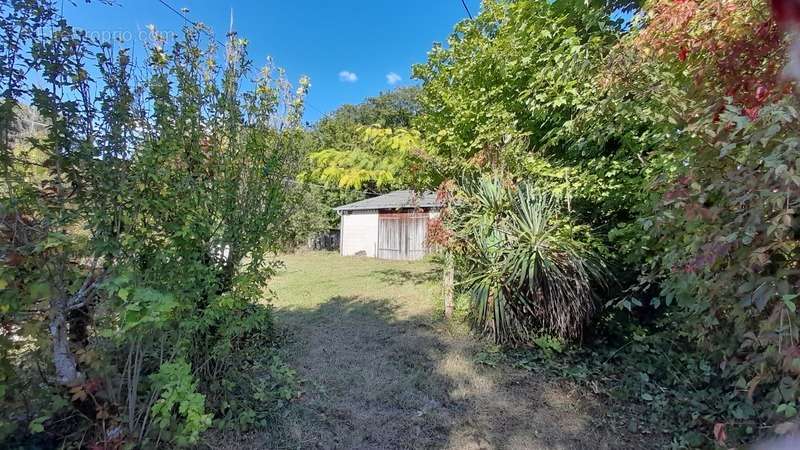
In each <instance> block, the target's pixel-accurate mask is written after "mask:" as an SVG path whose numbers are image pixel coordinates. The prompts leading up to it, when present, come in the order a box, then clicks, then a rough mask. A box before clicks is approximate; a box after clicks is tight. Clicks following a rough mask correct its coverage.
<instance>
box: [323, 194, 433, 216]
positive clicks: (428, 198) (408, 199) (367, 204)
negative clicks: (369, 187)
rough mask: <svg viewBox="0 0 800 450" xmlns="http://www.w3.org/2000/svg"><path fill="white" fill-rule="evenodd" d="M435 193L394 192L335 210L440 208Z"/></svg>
mask: <svg viewBox="0 0 800 450" xmlns="http://www.w3.org/2000/svg"><path fill="white" fill-rule="evenodd" d="M441 206H442V204H441V202H439V201H438V200H436V194H435V193H434V192H430V191H426V192H414V191H412V190H410V189H406V190H402V191H394V192H390V193H388V194H384V195H381V196H378V197H372V198H367V199H364V200H361V201H357V202H354V203H349V204H347V205H342V206H340V207H338V208H335V209H336V211H356V210H364V209H403V208H440V207H441Z"/></svg>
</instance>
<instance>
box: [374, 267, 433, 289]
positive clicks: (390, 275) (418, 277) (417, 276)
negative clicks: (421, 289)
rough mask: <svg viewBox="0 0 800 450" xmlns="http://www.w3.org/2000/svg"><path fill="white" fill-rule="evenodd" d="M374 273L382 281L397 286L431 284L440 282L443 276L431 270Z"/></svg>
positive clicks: (399, 270)
mask: <svg viewBox="0 0 800 450" xmlns="http://www.w3.org/2000/svg"><path fill="white" fill-rule="evenodd" d="M372 273H373V274H375V275H377V278H378V279H379V280H380V281H382V282H384V283H387V284H391V285H395V286H400V285H408V284H415V285H420V284H425V283H430V282H434V281H438V280H439V278H440V276H441V274H440V272H439V271H438V270H436V269H429V270H426V271H424V272H418V271H413V270H401V269H383V270H376V271H374V272H372Z"/></svg>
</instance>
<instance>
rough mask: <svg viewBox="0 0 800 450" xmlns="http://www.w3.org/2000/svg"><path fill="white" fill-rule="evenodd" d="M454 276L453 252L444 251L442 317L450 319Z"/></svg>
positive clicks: (451, 315)
mask: <svg viewBox="0 0 800 450" xmlns="http://www.w3.org/2000/svg"><path fill="white" fill-rule="evenodd" d="M454 278H455V267H454V263H453V253H451V252H450V251H446V252H445V254H444V279H443V280H442V285H443V288H444V318H445V319H447V320H450V318H452V317H453V290H454V289H453V287H454V286H453V283H454Z"/></svg>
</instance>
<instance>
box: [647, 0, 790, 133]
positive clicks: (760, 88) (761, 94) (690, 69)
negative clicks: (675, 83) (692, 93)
mask: <svg viewBox="0 0 800 450" xmlns="http://www.w3.org/2000/svg"><path fill="white" fill-rule="evenodd" d="M762 6H766V5H762ZM636 45H638V46H640V47H641V48H642V49H644V50H646V51H649V52H653V53H655V54H656V55H658V56H661V57H663V58H665V59H668V60H669V59H671V60H673V61H677V62H678V64H680V65H681V66H682V67H681V69H684V70H686V71H687V73H688V74H690V76H691V77H692V79H693V80H692V81H693V83H694V85H695V88H696V89H697V91H698V92H697V94H698V95H699V96H702V97H706V98H709V99H714V100H716V101H720V102H721V101H722V100H723V98H724V97H729V98H731V99H732V100H733V103H734V104H736V105H738V106H742V107H744V108H746V109H747V114H748V116H749V117H752V118H755V117H757V115H758V111H759V109H760V107H761V106H763V105H764V104H765V102H767V101H768V99H769V98H770V97H773V96H774V95H773V94H779V95H780V94H782V93H783V92H784V89H785V86H782V84H781V83H782V82H781V77H780V74H781V71H782V68H783V61H784V55H785V42H784V35H783V33H782V32H781V30H780V27H779V26H778V24H777V22H776V21H775V19H774V18H773V17H772V15H771V14H770V12H769V9H768V8H766V7H754V6H753V4H752V2H748V1H745V0H709V1H695V0H685V1H683V0H682V1H675V0H660V1H657V2H655V3H654V5H653V6H652V7H651V8H650V9H649V10H648V14H647V26H646V27H645V28H644V29H643V31H642V32H641V33H640V34H639V35H638V38H637V43H636ZM673 55H674V56H673ZM779 95H778V96H779Z"/></svg>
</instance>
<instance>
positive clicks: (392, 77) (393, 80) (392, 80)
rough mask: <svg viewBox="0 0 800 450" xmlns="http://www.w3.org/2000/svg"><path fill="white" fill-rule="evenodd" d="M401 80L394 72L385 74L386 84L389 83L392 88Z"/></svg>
mask: <svg viewBox="0 0 800 450" xmlns="http://www.w3.org/2000/svg"><path fill="white" fill-rule="evenodd" d="M402 79H403V78H402V77H400V75H398V74H396V73H394V72H389V73H387V74H386V82H387V83H389V84H390V85H392V86H394V85H395V84H397V83H398V82H399V81H400V80H402Z"/></svg>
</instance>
